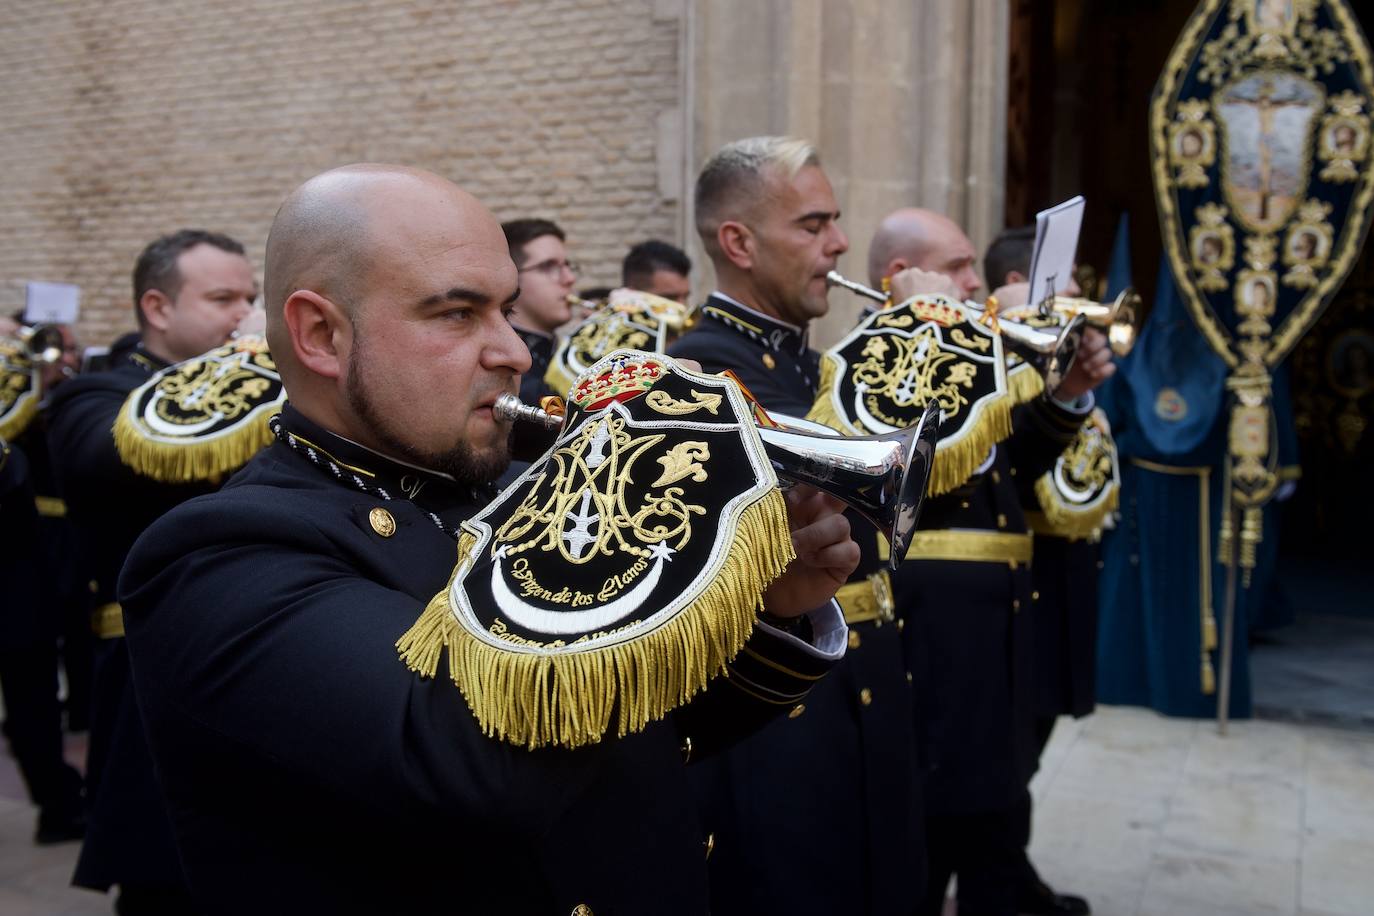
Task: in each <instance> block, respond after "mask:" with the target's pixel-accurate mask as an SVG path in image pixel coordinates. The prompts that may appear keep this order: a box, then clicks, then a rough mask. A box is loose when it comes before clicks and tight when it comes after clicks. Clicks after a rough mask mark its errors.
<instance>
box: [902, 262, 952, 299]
mask: <svg viewBox="0 0 1374 916" xmlns="http://www.w3.org/2000/svg"><path fill="white" fill-rule="evenodd" d="M889 283H890V288H891V290H892V301H893V302H894V303H896V304H898V305H900V304H901V303H903V302H905V301H906V300H908V299H910V298H911V297H912V296H936V295H938V296H949V297H950V298H951V299H955V300H958V301H963V298H964V296H963V293H962V292H961V291H960V290H959V284H957V283H955V282H954V281H953V280H951V279H950V278H949V277H947V276H945V275H944V274H942V273H936V272H935V271H933V270H922V269H921V268H919V267H908V268H907V269H906V270H899V271H898V272H897V273H895V274H893V275H892V279H891V280H890V281H889Z"/></svg>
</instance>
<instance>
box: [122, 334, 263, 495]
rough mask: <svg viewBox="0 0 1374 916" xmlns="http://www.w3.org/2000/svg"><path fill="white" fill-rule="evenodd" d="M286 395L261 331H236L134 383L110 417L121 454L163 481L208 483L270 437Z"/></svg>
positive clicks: (142, 470) (235, 466) (134, 464)
mask: <svg viewBox="0 0 1374 916" xmlns="http://www.w3.org/2000/svg"><path fill="white" fill-rule="evenodd" d="M285 399H286V391H285V389H284V388H283V387H282V383H281V377H280V376H279V375H277V366H276V363H274V362H273V361H272V355H271V354H270V353H269V352H268V351H267V342H266V341H265V340H263V339H262V338H260V337H243V338H239V339H237V340H235V341H233V342H232V343H229V344H226V345H225V346H222V347H219V348H217V349H215V350H211V351H210V352H209V353H206V354H204V355H202V356H198V357H196V358H195V359H190V360H186V361H185V362H181V363H177V364H176V365H174V366H169V367H167V368H166V369H163V370H162V371H161V372H158V373H156V374H154V375H153V377H152V378H150V379H149V380H148V381H147V382H146V383H144V384H143V385H141V386H139V387H138V388H136V389H135V390H134V391H133V392H132V393H131V394H130V395H129V397H128V399H127V400H126V401H125V403H124V406H123V407H122V408H121V409H120V412H119V415H118V417H117V418H116V420H115V428H114V433H115V444H116V446H117V447H118V450H119V454H120V458H121V459H123V461H124V463H125V464H127V465H128V466H129V467H131V468H133V469H134V470H135V471H137V472H138V473H140V474H143V475H144V476H147V477H152V478H154V479H155V480H163V481H189V480H207V481H215V480H218V479H220V478H221V477H223V476H224V475H225V474H228V473H229V472H231V471H233V470H235V469H236V468H238V467H239V466H241V465H242V464H243V463H244V462H246V461H247V460H248V459H249V458H250V457H252V456H253V454H254V453H255V452H257V451H258V449H260V448H262V447H263V446H264V445H266V444H267V443H268V442H269V441H270V440H271V433H270V431H269V430H268V429H267V420H268V418H269V417H271V416H272V415H273V414H275V413H276V412H277V411H278V410H280V409H281V403H282V401H284V400H285Z"/></svg>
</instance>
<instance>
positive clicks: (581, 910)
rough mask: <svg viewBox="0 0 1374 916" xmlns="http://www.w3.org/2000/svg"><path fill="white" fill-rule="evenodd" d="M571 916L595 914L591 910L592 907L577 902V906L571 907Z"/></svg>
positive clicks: (594, 915)
mask: <svg viewBox="0 0 1374 916" xmlns="http://www.w3.org/2000/svg"><path fill="white" fill-rule="evenodd" d="M571 916H596V914H595V913H593V912H592V908H591V907H589V906H587V904H585V903H579V904H578V905H577V906H575V907H573V910H572V914H571Z"/></svg>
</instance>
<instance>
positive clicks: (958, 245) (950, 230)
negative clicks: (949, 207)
mask: <svg viewBox="0 0 1374 916" xmlns="http://www.w3.org/2000/svg"><path fill="white" fill-rule="evenodd" d="M975 256H976V252H975V251H974V250H973V243H972V242H971V241H969V238H968V236H967V235H965V234H964V230H963V229H961V228H960V227H959V224H958V223H956V222H954V221H953V220H952V219H950V218H949V217H947V216H945V215H944V214H943V213H936V212H935V211H934V210H926V209H923V208H920V207H906V208H903V209H901V210H894V211H892V212H891V213H889V214H888V215H887V216H885V217H883V220H882V222H880V223H879V224H878V230H877V231H876V232H875V233H874V234H873V240H872V241H871V242H870V243H869V245H868V282H869V284H870V285H871V286H873V287H874V288H880V287H881V286H882V282H883V280H884V279H885V278H887V277H890V276H892V275H893V274H894V273H897V272H898V271H899V270H904V269H906V268H908V267H919V268H921V269H922V270H928V271H933V272H935V273H942V274H945V275H946V276H948V277H949V278H950V279H951V280H954V281H955V283H957V284H959V286H960V287H961V288H962V289H963V290H964V294H965V295H972V294H973V292H974V291H975V290H977V289H978V288H979V287H980V286H982V281H981V280H980V279H979V278H978V274H977V271H975V270H974V269H973V264H974V260H975Z"/></svg>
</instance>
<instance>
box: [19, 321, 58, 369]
mask: <svg viewBox="0 0 1374 916" xmlns="http://www.w3.org/2000/svg"><path fill="white" fill-rule="evenodd" d="M11 336H13V337H14V338H15V339H17V340H18V341H19V342H20V343H21V344H23V345H24V352H25V353H27V354H28V357H29V360H30V361H31V362H34V363H38V364H40V365H43V366H51V365H54V364H56V363H59V362H61V361H62V351H63V348H64V344H63V340H62V330H61V329H60V328H59V327H58V326H57V325H55V324H35V325H23V324H21V325H20V326H19V327H17V328H15V330H14V332H13V334H12V335H11Z"/></svg>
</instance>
